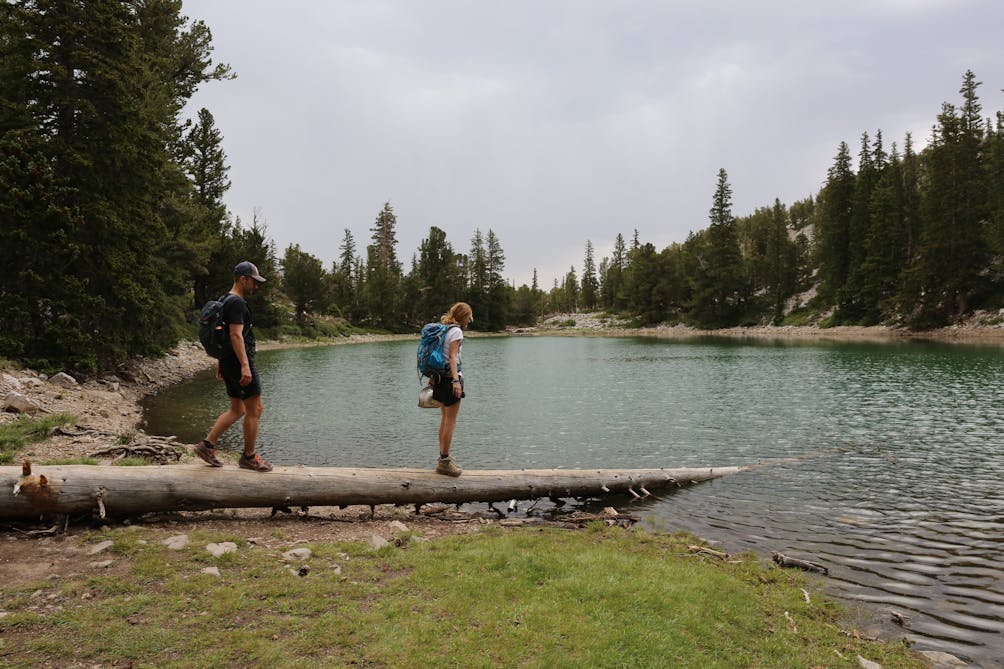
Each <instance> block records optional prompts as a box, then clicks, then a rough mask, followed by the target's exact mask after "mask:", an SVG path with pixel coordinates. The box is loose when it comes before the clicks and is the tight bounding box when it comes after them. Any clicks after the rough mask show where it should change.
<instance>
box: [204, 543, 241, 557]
mask: <svg viewBox="0 0 1004 669" xmlns="http://www.w3.org/2000/svg"><path fill="white" fill-rule="evenodd" d="M206 550H207V551H209V553H210V554H211V555H212V556H213V557H220V556H221V555H225V554H227V553H233V552H235V551H236V550H237V544H235V543H234V542H232V541H223V542H220V543H218V544H206Z"/></svg>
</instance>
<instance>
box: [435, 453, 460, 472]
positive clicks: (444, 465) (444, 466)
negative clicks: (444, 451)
mask: <svg viewBox="0 0 1004 669" xmlns="http://www.w3.org/2000/svg"><path fill="white" fill-rule="evenodd" d="M463 471H464V470H463V469H461V468H460V467H458V466H457V463H456V462H454V461H453V458H451V457H450V456H448V455H447V456H446V457H445V458H439V462H437V463H436V473H437V474H443V475H444V476H460V474H461V473H462V472H463Z"/></svg>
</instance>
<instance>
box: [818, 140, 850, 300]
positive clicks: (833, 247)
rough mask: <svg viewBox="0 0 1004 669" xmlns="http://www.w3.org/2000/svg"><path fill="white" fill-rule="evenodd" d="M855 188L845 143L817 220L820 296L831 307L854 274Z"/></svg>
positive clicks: (830, 173) (831, 171) (822, 196)
mask: <svg viewBox="0 0 1004 669" xmlns="http://www.w3.org/2000/svg"><path fill="white" fill-rule="evenodd" d="M854 186H855V176H854V172H853V171H852V169H851V154H850V150H849V149H848V147H847V144H846V143H845V142H841V143H840V148H839V149H838V150H837V155H836V158H835V159H834V163H833V165H832V166H831V167H830V169H829V171H828V172H827V178H826V184H825V185H824V186H823V190H822V191H821V192H820V194H819V212H818V214H819V215H818V217H817V219H816V220H817V224H818V225H817V227H818V231H817V235H818V236H817V238H818V246H817V261H816V262H817V265H818V267H819V294H820V297H821V298H822V300H823V301H824V303H828V304H832V303H833V302H834V301H835V300H836V298H837V294H838V293H839V291H840V289H842V288H843V287H844V284H846V283H847V277H848V274H849V272H850V235H851V215H852V212H853V207H854V204H853V202H854Z"/></svg>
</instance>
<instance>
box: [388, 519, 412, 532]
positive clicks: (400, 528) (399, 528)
mask: <svg viewBox="0 0 1004 669" xmlns="http://www.w3.org/2000/svg"><path fill="white" fill-rule="evenodd" d="M388 525H389V526H390V529H392V530H394V531H395V532H407V531H408V526H407V525H405V524H404V523H402V522H401V521H400V520H392V521H390V523H388Z"/></svg>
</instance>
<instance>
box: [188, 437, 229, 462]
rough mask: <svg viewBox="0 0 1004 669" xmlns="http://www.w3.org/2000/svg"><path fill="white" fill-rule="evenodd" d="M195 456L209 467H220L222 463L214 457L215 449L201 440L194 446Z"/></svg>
mask: <svg viewBox="0 0 1004 669" xmlns="http://www.w3.org/2000/svg"><path fill="white" fill-rule="evenodd" d="M195 454H196V455H197V456H199V457H200V458H202V460H203V462H205V463H206V464H207V465H209V466H210V467H222V466H223V463H222V462H220V459H219V458H218V457H216V449H215V448H213V445H212V444H210V443H209V442H208V441H206V440H205V439H203V440H202V441H200V442H199V443H197V444H196V445H195Z"/></svg>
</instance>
